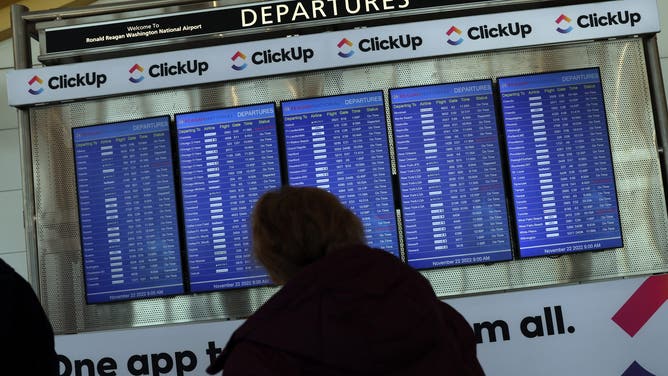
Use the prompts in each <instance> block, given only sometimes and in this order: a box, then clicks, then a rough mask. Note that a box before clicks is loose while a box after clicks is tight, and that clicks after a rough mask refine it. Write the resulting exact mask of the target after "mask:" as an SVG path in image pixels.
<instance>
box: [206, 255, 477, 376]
mask: <svg viewBox="0 0 668 376" xmlns="http://www.w3.org/2000/svg"><path fill="white" fill-rule="evenodd" d="M475 346H476V344H475V339H474V336H473V331H472V330H471V328H470V326H469V325H468V324H467V322H466V321H465V320H464V318H463V317H462V316H461V315H460V314H459V313H458V312H457V311H455V310H454V309H453V308H452V307H450V306H449V305H447V304H445V303H443V302H441V301H440V300H438V299H437V298H436V296H435V294H434V292H433V290H432V288H431V286H430V284H429V282H428V281H427V280H426V279H425V278H424V277H423V276H422V275H421V274H419V273H418V272H416V271H415V270H413V269H412V268H410V267H409V266H407V265H405V264H403V263H401V262H400V261H399V260H397V259H396V258H395V257H394V256H392V255H390V254H389V253H387V252H385V251H382V250H377V249H371V248H368V247H366V246H357V247H350V248H347V249H341V250H338V251H335V252H332V253H330V254H329V255H327V256H325V257H323V258H322V259H320V260H318V261H316V262H315V263H313V264H311V265H309V266H308V267H306V268H305V269H304V270H302V271H301V272H300V273H299V274H298V275H297V276H295V277H294V278H293V279H291V280H290V281H289V282H288V283H287V284H286V285H285V286H284V287H283V288H282V289H281V290H280V291H279V292H277V293H276V294H275V295H274V296H273V297H272V298H271V299H270V300H269V301H267V303H265V304H264V305H263V306H262V307H261V308H260V309H259V310H258V311H257V312H256V313H255V314H254V315H252V316H251V317H250V318H249V319H248V320H247V321H246V322H245V323H244V324H243V325H242V326H241V327H239V328H238V329H237V330H236V332H235V333H234V334H233V336H232V338H231V339H230V341H229V342H228V344H227V346H226V347H225V349H224V350H223V353H222V354H221V355H220V356H219V357H218V359H217V360H216V361H215V362H214V364H213V365H212V366H211V367H210V368H209V370H208V371H209V372H210V373H212V374H213V373H216V372H219V371H220V370H221V369H223V368H224V375H225V376H236V375H257V376H260V375H321V376H326V375H457V376H463V375H483V374H484V373H483V371H482V368H481V366H480V364H479V363H478V360H477V357H476V348H475Z"/></svg>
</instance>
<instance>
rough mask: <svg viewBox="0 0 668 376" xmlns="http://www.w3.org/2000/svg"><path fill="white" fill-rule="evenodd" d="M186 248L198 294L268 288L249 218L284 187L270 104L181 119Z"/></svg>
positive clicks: (191, 275)
mask: <svg viewBox="0 0 668 376" xmlns="http://www.w3.org/2000/svg"><path fill="white" fill-rule="evenodd" d="M176 129H177V135H178V136H177V140H178V145H179V161H180V170H181V188H182V197H183V209H184V220H185V234H186V248H187V254H188V265H189V269H190V288H191V290H192V291H193V292H203V291H214V290H223V289H231V288H242V287H255V286H263V285H267V284H269V283H270V280H269V277H268V275H267V272H266V271H265V270H264V268H262V267H261V266H260V265H259V263H257V262H256V261H255V259H254V258H253V257H252V254H251V251H250V233H249V216H250V214H251V211H252V209H253V206H254V205H255V202H256V201H257V199H258V198H259V197H260V195H261V194H262V193H264V192H265V191H267V190H270V189H273V188H277V187H280V186H281V173H280V162H279V155H278V139H277V131H276V117H275V109H274V105H273V104H261V105H252V106H244V107H236V108H226V109H220V110H213V111H206V112H197V113H190V114H182V115H176Z"/></svg>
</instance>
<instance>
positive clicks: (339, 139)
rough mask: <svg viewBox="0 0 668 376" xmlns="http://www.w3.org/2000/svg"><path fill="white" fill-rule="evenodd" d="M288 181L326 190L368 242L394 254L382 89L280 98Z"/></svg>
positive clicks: (395, 235)
mask: <svg viewBox="0 0 668 376" xmlns="http://www.w3.org/2000/svg"><path fill="white" fill-rule="evenodd" d="M282 108H283V124H284V132H285V149H286V155H287V167H288V181H289V184H290V185H293V186H313V187H320V188H323V189H326V190H328V191H329V192H331V193H333V194H334V195H336V196H337V197H338V198H339V199H340V200H341V202H342V203H343V204H344V205H346V206H347V207H348V208H350V210H352V211H353V212H354V213H355V214H356V215H357V216H358V217H360V219H361V220H362V223H363V224H364V231H365V234H366V238H367V243H368V244H369V245H370V246H372V247H376V248H381V249H384V250H386V251H388V252H390V253H393V254H395V255H398V254H399V251H398V240H397V223H396V218H395V214H394V210H395V208H394V198H393V194H394V193H393V189H392V172H391V169H390V157H389V147H388V137H387V125H386V118H385V105H384V100H383V93H382V92H380V91H377V92H369V93H361V94H347V95H339V96H331V97H320V98H311V99H302V100H296V101H287V102H283V103H282Z"/></svg>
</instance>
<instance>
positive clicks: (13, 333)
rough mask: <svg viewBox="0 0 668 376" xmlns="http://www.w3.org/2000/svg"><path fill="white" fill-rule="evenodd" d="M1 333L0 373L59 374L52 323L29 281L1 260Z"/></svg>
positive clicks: (44, 375)
mask: <svg viewBox="0 0 668 376" xmlns="http://www.w3.org/2000/svg"><path fill="white" fill-rule="evenodd" d="M0 332H1V333H2V335H0V375H40V376H51V375H59V369H58V357H57V355H56V351H55V348H54V339H53V329H52V327H51V323H49V319H48V318H47V317H46V314H45V313H44V310H43V309H42V306H41V305H40V303H39V300H38V299H37V296H36V295H35V292H34V291H33V289H32V287H30V284H28V282H26V280H25V279H23V278H22V277H21V276H20V275H19V274H18V273H16V272H15V271H14V269H12V268H11V267H10V266H9V265H7V264H6V263H5V262H4V261H3V260H2V259H0ZM11 370H16V371H11Z"/></svg>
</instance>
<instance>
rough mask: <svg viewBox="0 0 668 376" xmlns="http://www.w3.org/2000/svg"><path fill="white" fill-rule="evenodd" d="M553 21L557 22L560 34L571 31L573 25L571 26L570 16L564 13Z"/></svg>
mask: <svg viewBox="0 0 668 376" xmlns="http://www.w3.org/2000/svg"><path fill="white" fill-rule="evenodd" d="M554 22H556V23H557V25H558V26H557V31H558V32H560V33H562V34H568V33H570V32H571V31H573V26H571V18H570V17H568V16H567V15H565V14H562V15H561V16H559V18H557V19H556V20H555V21H554Z"/></svg>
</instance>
